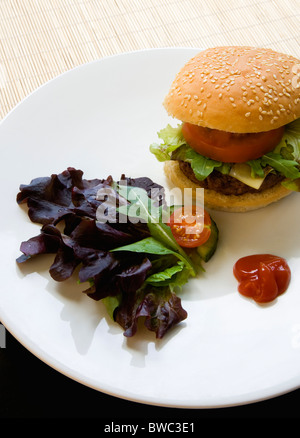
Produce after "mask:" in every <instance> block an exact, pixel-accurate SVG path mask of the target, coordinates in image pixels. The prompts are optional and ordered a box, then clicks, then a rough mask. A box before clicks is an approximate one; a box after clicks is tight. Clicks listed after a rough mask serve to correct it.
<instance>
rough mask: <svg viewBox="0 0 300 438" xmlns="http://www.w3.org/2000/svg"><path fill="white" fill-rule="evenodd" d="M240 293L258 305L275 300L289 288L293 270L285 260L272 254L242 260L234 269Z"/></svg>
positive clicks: (252, 256)
mask: <svg viewBox="0 0 300 438" xmlns="http://www.w3.org/2000/svg"><path fill="white" fill-rule="evenodd" d="M233 273H234V276H235V278H236V279H237V280H238V282H239V286H238V291H239V292H240V293H241V294H242V295H244V296H246V297H249V298H252V299H253V300H254V301H256V302H257V303H268V302H270V301H273V300H275V298H277V297H278V295H280V294H282V293H283V292H285V291H286V289H287V288H288V285H289V283H290V280H291V270H290V268H289V266H288V264H287V262H286V260H285V259H283V258H281V257H278V256H275V255H271V254H255V255H250V256H246V257H242V258H240V259H239V260H238V261H237V262H236V263H235V265H234V267H233Z"/></svg>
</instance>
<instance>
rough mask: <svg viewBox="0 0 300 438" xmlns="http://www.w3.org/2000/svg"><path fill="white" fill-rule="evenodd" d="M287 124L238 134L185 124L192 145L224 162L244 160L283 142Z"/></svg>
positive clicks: (183, 132)
mask: <svg viewBox="0 0 300 438" xmlns="http://www.w3.org/2000/svg"><path fill="white" fill-rule="evenodd" d="M283 133H284V126H283V127H281V128H278V129H273V130H271V131H267V132H257V133H250V134H235V133H232V132H225V131H218V130H217V129H209V128H204V127H203V126H197V125H192V124H190V123H183V125H182V134H183V136H184V138H185V140H186V141H187V143H188V144H189V146H190V147H191V148H192V149H194V150H195V151H196V152H198V153H199V154H201V155H204V156H205V157H208V158H212V159H213V160H217V161H222V162H224V163H244V162H246V161H248V160H255V159H256V158H260V157H261V156H262V155H264V154H267V153H268V152H271V151H272V150H273V149H274V148H275V146H276V145H277V144H278V143H279V142H280V140H281V138H282V136H283Z"/></svg>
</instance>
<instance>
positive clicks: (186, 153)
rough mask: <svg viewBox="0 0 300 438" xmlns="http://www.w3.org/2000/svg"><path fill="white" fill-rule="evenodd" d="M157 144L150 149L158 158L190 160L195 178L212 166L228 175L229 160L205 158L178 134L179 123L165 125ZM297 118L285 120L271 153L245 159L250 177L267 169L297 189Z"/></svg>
mask: <svg viewBox="0 0 300 438" xmlns="http://www.w3.org/2000/svg"><path fill="white" fill-rule="evenodd" d="M158 137H159V138H160V139H161V143H159V144H158V143H153V144H152V145H151V146H150V151H151V152H152V153H153V154H154V155H155V156H156V158H157V160H158V161H161V162H162V161H168V160H170V159H172V160H179V161H185V162H188V163H190V165H191V167H192V169H193V171H194V174H195V176H196V178H197V179H198V180H199V181H203V180H204V179H205V178H207V177H208V175H210V174H211V173H212V172H213V171H214V170H215V169H216V170H218V171H219V172H221V173H223V174H230V172H231V168H232V166H233V164H232V163H223V162H221V161H216V160H212V159H210V158H207V157H205V156H203V155H201V154H199V153H198V152H196V151H195V150H194V149H192V148H191V147H190V146H189V145H188V144H187V143H186V140H185V138H184V136H183V134H182V124H178V125H177V127H172V126H171V125H167V127H166V128H164V129H162V130H161V131H160V132H159V133H158ZM299 162H300V119H297V120H295V121H294V122H291V123H289V124H288V125H286V127H285V132H284V134H283V137H282V139H281V141H280V142H279V144H278V145H277V146H276V147H275V149H274V150H273V151H272V152H269V153H267V154H265V155H263V156H262V157H260V158H258V159H255V160H249V161H247V163H246V164H247V165H248V166H249V173H250V174H251V177H252V178H256V177H258V178H263V177H264V176H265V175H266V170H267V171H268V172H273V173H279V174H281V175H283V176H284V177H285V179H284V180H283V181H282V184H283V185H284V186H285V187H286V188H287V189H289V190H294V191H300V165H299Z"/></svg>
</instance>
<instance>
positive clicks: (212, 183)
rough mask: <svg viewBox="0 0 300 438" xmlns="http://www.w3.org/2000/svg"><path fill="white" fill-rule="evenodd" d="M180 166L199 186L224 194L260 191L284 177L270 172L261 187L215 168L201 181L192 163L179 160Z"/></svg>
mask: <svg viewBox="0 0 300 438" xmlns="http://www.w3.org/2000/svg"><path fill="white" fill-rule="evenodd" d="M179 167H180V169H181V171H182V173H184V175H185V176H186V177H187V178H189V179H190V180H191V181H193V182H194V183H196V184H198V185H199V187H203V188H204V189H209V190H215V191H216V192H219V193H222V194H224V195H243V194H244V193H258V192H262V191H263V190H266V189H269V188H271V187H273V186H275V185H276V184H278V183H279V182H280V181H282V180H283V179H284V177H283V176H281V175H278V174H275V173H269V174H268V175H267V176H266V178H265V179H264V182H263V183H262V185H261V186H260V188H259V189H254V188H253V187H250V186H248V185H247V184H244V183H243V182H241V181H239V180H237V179H236V178H233V177H232V176H230V175H223V174H222V173H221V172H219V171H218V170H214V171H213V172H212V173H211V174H210V175H209V176H208V177H207V178H206V179H205V180H204V181H199V180H198V179H197V178H196V176H195V174H194V172H193V169H192V168H191V165H190V163H187V162H185V161H179Z"/></svg>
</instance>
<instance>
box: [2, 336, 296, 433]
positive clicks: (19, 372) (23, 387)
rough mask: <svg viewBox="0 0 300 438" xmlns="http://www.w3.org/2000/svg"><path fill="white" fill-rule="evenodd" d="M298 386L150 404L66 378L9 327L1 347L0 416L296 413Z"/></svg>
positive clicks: (257, 415)
mask: <svg viewBox="0 0 300 438" xmlns="http://www.w3.org/2000/svg"><path fill="white" fill-rule="evenodd" d="M299 406H300V389H299V390H295V391H293V392H290V393H288V394H285V395H281V396H279V397H276V398H272V399H269V400H266V401H261V402H257V403H252V404H248V405H244V406H236V407H230V408H220V409H173V408H165V407H157V406H151V405H150V406H149V405H144V404H140V403H135V402H130V401H127V400H122V399H119V398H116V397H113V396H109V395H106V394H102V393H100V392H98V391H95V390H93V389H91V388H88V387H86V386H84V385H82V384H80V383H78V382H75V381H73V380H72V379H69V378H68V377H66V376H64V375H62V374H60V373H59V372H57V371H56V370H54V369H52V368H51V367H49V366H48V365H46V364H45V363H44V362H42V361H41V360H40V359H38V358H37V357H35V356H34V355H33V354H32V353H30V352H29V351H27V350H26V349H25V348H24V347H23V346H22V345H21V344H20V343H19V342H18V341H17V340H15V339H14V338H13V337H12V336H11V335H10V333H9V332H8V331H6V342H5V348H1V349H0V418H2V419H12V418H15V419H16V418H20V419H22V418H23V419H33V418H44V419H47V418H59V419H65V418H98V419H102V420H101V422H99V427H100V429H101V427H104V426H105V424H106V423H108V422H109V420H111V419H113V420H114V422H115V423H116V422H117V421H118V420H119V421H120V422H122V421H123V422H124V421H125V422H129V420H130V419H134V420H135V421H136V422H139V421H141V422H145V421H155V420H156V421H157V420H160V419H165V420H166V419H167V420H168V421H177V422H178V421H184V420H185V419H186V420H187V419H188V420H193V419H195V421H197V422H199V421H202V420H203V419H214V418H216V419H218V418H219V419H220V418H223V419H224V418H274V419H278V418H299V417H300V415H299V411H300V410H299Z"/></svg>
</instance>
